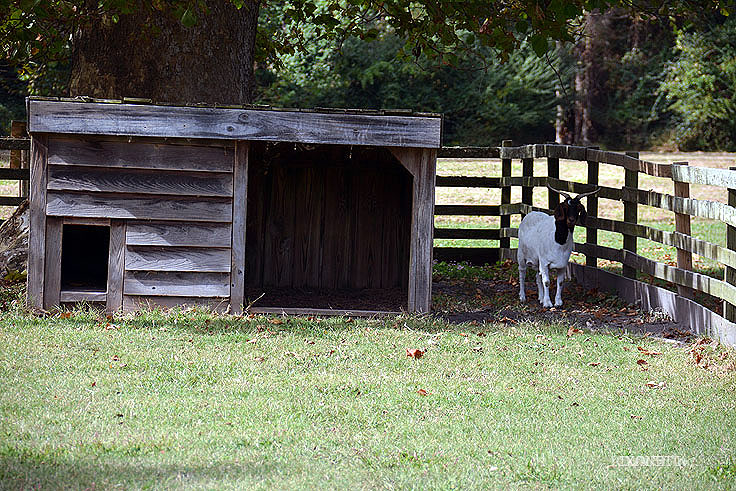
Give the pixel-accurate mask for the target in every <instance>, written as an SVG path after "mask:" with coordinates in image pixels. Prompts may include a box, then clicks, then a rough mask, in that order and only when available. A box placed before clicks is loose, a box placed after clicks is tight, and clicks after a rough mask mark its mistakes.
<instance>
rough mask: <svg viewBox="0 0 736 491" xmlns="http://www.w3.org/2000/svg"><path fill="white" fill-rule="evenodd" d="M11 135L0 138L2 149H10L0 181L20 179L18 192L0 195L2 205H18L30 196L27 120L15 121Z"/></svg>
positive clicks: (0, 220) (0, 221)
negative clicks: (7, 163) (8, 160)
mask: <svg viewBox="0 0 736 491" xmlns="http://www.w3.org/2000/svg"><path fill="white" fill-rule="evenodd" d="M10 135H11V136H10V138H0V150H10V165H9V167H0V181H18V192H17V193H13V195H12V196H8V195H5V196H0V206H18V205H20V204H21V203H22V202H23V201H24V200H25V199H26V198H27V197H28V182H29V180H30V171H29V165H28V163H29V157H30V148H31V141H30V140H29V139H28V135H27V133H26V123H25V121H13V122H12V124H11V130H10ZM0 223H2V219H0Z"/></svg>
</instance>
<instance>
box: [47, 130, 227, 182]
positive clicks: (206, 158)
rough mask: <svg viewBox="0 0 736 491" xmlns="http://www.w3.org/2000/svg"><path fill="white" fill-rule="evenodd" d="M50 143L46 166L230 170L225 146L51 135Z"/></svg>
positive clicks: (192, 170) (190, 170)
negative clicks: (47, 164)
mask: <svg viewBox="0 0 736 491" xmlns="http://www.w3.org/2000/svg"><path fill="white" fill-rule="evenodd" d="M50 141H51V143H50V145H51V148H50V149H49V150H50V153H49V165H75V166H93V167H99V166H103V167H107V168H123V169H158V170H174V171H187V172H199V171H202V172H228V173H229V172H232V171H233V159H234V157H233V155H234V153H233V149H232V148H231V147H226V146H215V147H212V146H201V145H193V144H187V145H184V144H178V145H176V144H171V143H158V142H149V141H140V140H136V141H134V142H132V143H131V142H129V141H128V140H127V139H125V140H118V139H113V140H109V139H108V140H101V139H99V138H96V137H83V136H78V137H76V138H71V137H60V136H54V137H53V138H51V139H50Z"/></svg>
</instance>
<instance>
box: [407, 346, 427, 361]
mask: <svg viewBox="0 0 736 491" xmlns="http://www.w3.org/2000/svg"><path fill="white" fill-rule="evenodd" d="M424 353H425V352H424V351H422V350H420V349H417V348H412V349H409V348H406V356H408V357H409V358H417V359H418V358H421V357H422V355H424Z"/></svg>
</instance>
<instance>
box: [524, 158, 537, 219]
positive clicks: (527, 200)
mask: <svg viewBox="0 0 736 491" xmlns="http://www.w3.org/2000/svg"><path fill="white" fill-rule="evenodd" d="M521 176H522V178H523V181H522V184H521V202H522V203H523V204H525V205H529V206H530V207H531V206H534V183H532V182H531V181H532V178H533V177H534V158H526V159H521ZM524 215H526V213H524V212H522V213H521V217H522V218H524Z"/></svg>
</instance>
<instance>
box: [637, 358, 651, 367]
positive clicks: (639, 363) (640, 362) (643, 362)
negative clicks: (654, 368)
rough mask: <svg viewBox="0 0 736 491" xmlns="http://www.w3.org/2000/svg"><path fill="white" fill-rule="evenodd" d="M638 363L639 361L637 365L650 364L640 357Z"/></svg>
mask: <svg viewBox="0 0 736 491" xmlns="http://www.w3.org/2000/svg"><path fill="white" fill-rule="evenodd" d="M636 363H637V365H649V363H647V361H646V360H643V359H641V358H640V359H638V360H636Z"/></svg>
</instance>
